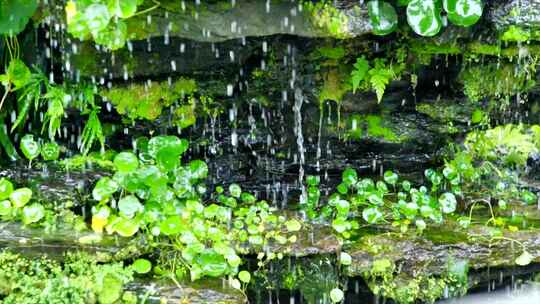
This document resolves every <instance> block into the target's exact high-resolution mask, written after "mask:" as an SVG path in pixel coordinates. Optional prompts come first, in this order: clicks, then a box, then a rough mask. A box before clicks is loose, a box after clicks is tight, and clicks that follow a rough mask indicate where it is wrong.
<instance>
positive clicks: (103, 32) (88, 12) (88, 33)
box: [65, 0, 143, 50]
mask: <svg viewBox="0 0 540 304" xmlns="http://www.w3.org/2000/svg"><path fill="white" fill-rule="evenodd" d="M142 2H143V1H142V0H78V1H76V2H75V1H69V2H68V3H67V4H66V8H65V9H66V19H67V25H68V32H69V33H70V34H72V35H73V36H74V37H76V38H79V39H81V40H86V39H89V38H90V37H92V38H93V39H94V40H95V42H96V43H98V44H101V45H104V46H106V47H108V48H109V49H111V50H117V49H120V48H122V47H124V45H125V44H126V40H127V38H128V37H127V36H128V32H127V25H126V23H125V22H124V20H125V19H127V18H130V17H133V16H134V15H135V14H136V13H137V6H139V5H140V4H142Z"/></svg>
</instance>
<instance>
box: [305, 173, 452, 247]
mask: <svg viewBox="0 0 540 304" xmlns="http://www.w3.org/2000/svg"><path fill="white" fill-rule="evenodd" d="M425 176H426V178H427V179H428V180H429V181H430V183H431V188H430V189H428V188H427V187H425V186H420V187H419V188H415V187H413V185H412V184H411V182H409V181H407V180H401V181H400V180H399V176H398V175H397V174H396V173H395V172H392V171H387V172H385V174H384V178H383V180H379V181H376V182H375V181H373V180H372V179H370V178H364V179H359V178H358V174H357V172H356V170H354V169H351V168H348V169H346V170H345V171H344V172H343V174H342V182H341V183H340V184H339V185H338V186H337V193H334V194H332V195H331V196H330V198H329V201H328V205H327V206H325V207H323V208H322V210H321V214H322V216H323V217H326V218H332V219H333V221H332V227H333V228H334V230H336V232H338V233H340V235H342V236H343V237H344V238H349V237H350V236H351V234H350V232H351V231H352V230H355V229H357V228H358V227H359V223H358V221H356V220H355V217H357V216H361V217H362V218H363V219H364V221H366V222H367V223H368V224H381V223H385V222H390V221H391V222H393V224H399V225H400V226H401V227H402V229H406V228H407V227H408V225H409V224H410V223H414V224H415V225H416V227H417V228H418V229H419V230H423V229H425V227H426V220H431V221H433V222H436V223H441V222H442V221H443V214H449V213H453V212H454V211H455V210H456V206H457V200H456V197H455V195H454V193H452V192H446V191H442V189H443V188H446V187H447V184H449V183H450V182H455V177H454V176H453V175H447V176H446V178H445V177H443V175H441V174H440V173H438V172H436V171H434V170H431V169H428V170H426V171H425ZM308 181H309V182H310V183H311V185H310V186H309V188H316V184H315V182H314V179H312V178H309V179H308ZM309 188H308V189H309ZM310 191H313V193H316V191H315V190H308V202H309V200H310V199H309V195H310V194H309V192H310ZM308 214H309V213H308Z"/></svg>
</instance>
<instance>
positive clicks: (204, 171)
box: [189, 160, 208, 180]
mask: <svg viewBox="0 0 540 304" xmlns="http://www.w3.org/2000/svg"><path fill="white" fill-rule="evenodd" d="M189 173H190V176H191V178H192V179H197V180H199V179H205V178H206V176H208V166H207V165H206V163H205V162H204V161H202V160H192V161H190V162H189Z"/></svg>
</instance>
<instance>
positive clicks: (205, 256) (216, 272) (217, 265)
mask: <svg viewBox="0 0 540 304" xmlns="http://www.w3.org/2000/svg"><path fill="white" fill-rule="evenodd" d="M195 260H196V263H197V264H198V265H199V266H200V267H201V269H202V271H203V274H204V275H207V276H210V277H220V276H222V275H223V274H225V272H226V271H227V269H228V264H227V261H226V260H225V257H223V256H222V255H221V254H218V253H216V252H215V251H214V250H206V251H205V252H203V253H202V254H201V255H199V256H198V257H197V258H196V259H195Z"/></svg>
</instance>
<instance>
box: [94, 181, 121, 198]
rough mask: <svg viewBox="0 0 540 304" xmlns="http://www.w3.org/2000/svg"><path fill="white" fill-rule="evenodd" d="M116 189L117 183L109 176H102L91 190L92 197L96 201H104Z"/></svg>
mask: <svg viewBox="0 0 540 304" xmlns="http://www.w3.org/2000/svg"><path fill="white" fill-rule="evenodd" d="M117 190H118V183H117V182H116V181H114V180H112V179H111V178H110V177H102V178H100V179H99V181H98V182H97V183H96V186H95V187H94V190H93V191H92V197H93V198H94V199H95V200H96V201H100V202H101V201H106V200H108V199H109V198H110V197H111V195H113V194H114V193H115V192H116V191H117Z"/></svg>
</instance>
